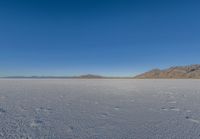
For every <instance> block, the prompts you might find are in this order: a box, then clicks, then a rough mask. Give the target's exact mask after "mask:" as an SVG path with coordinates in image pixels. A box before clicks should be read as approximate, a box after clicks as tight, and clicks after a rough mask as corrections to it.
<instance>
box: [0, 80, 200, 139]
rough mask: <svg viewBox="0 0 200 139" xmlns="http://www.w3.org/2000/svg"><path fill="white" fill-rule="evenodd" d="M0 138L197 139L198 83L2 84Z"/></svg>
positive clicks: (199, 116) (199, 124)
mask: <svg viewBox="0 0 200 139" xmlns="http://www.w3.org/2000/svg"><path fill="white" fill-rule="evenodd" d="M0 138H3V139H4V138H5V139H15V138H16V139H23V138H24V139H31V138H32V139H40V138H41V139H43V138H45V139H48V138H49V139H199V138H200V80H133V79H123V80H122V79H121V80H119V79H111V80H109V79H99V80H95V79H90V80H85V79H66V80H64V79H60V80H59V79H1V80H0Z"/></svg>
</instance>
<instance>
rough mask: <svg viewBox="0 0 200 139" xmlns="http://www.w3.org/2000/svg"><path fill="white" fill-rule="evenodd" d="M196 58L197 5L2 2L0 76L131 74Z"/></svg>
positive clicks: (112, 0) (148, 0) (199, 44)
mask: <svg viewBox="0 0 200 139" xmlns="http://www.w3.org/2000/svg"><path fill="white" fill-rule="evenodd" d="M199 60H200V2H198V1H191V0H188V1H184V0H130V1H129V0H65V1H64V0H63V1H61V0H1V1H0V76H8V75H10V76H13V75H26V76H27V75H79V74H86V73H93V74H102V75H109V76H129V75H135V74H137V73H140V72H143V71H146V70H149V69H151V68H166V67H168V66H174V65H187V64H197V63H200V62H199Z"/></svg>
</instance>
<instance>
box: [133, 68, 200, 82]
mask: <svg viewBox="0 0 200 139" xmlns="http://www.w3.org/2000/svg"><path fill="white" fill-rule="evenodd" d="M134 78H136V79H190V78H191V79H200V65H189V66H176V67H171V68H168V69H164V70H160V69H154V70H151V71H149V72H146V73H143V74H140V75H137V76H135V77H134Z"/></svg>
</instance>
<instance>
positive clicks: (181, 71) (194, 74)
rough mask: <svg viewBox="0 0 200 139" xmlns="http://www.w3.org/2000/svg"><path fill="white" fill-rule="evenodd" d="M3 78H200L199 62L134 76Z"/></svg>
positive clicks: (92, 75) (91, 75) (88, 75)
mask: <svg viewBox="0 0 200 139" xmlns="http://www.w3.org/2000/svg"><path fill="white" fill-rule="evenodd" d="M3 78H36V79H37V78H39V79H40V78H42V79H43V78H44V79H46V78H47V79H48V78H53V79H57V78H58V79H71V78H72V79H200V64H199V65H198V64H196V65H189V66H176V67H171V68H168V69H164V70H161V69H153V70H151V71H148V72H145V73H143V74H140V75H137V76H135V77H108V76H101V75H95V74H86V75H80V76H8V77H3Z"/></svg>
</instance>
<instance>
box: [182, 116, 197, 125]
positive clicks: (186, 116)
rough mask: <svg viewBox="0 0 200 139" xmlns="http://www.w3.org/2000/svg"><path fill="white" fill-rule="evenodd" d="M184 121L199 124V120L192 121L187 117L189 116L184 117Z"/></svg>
mask: <svg viewBox="0 0 200 139" xmlns="http://www.w3.org/2000/svg"><path fill="white" fill-rule="evenodd" d="M185 119H187V120H188V121H190V122H193V123H196V124H199V123H200V121H199V120H196V119H192V118H191V117H189V116H186V117H185Z"/></svg>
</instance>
